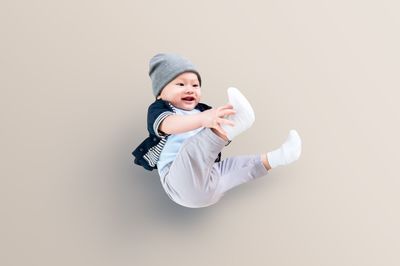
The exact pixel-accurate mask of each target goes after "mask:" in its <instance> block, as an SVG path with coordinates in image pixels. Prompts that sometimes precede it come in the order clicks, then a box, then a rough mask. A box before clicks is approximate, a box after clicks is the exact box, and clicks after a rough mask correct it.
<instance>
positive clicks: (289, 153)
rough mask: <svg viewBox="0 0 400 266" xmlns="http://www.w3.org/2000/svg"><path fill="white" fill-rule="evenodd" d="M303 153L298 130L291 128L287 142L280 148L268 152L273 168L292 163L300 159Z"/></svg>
mask: <svg viewBox="0 0 400 266" xmlns="http://www.w3.org/2000/svg"><path fill="white" fill-rule="evenodd" d="M300 154H301V139H300V136H299V134H298V133H297V131H296V130H290V132H289V136H288V138H287V140H286V141H285V143H283V144H282V146H281V147H280V148H279V149H276V150H274V151H271V152H268V153H267V158H268V162H269V165H270V166H271V168H275V167H277V166H280V165H286V164H290V163H292V162H294V161H296V160H297V159H299V157H300Z"/></svg>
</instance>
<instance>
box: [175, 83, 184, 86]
mask: <svg viewBox="0 0 400 266" xmlns="http://www.w3.org/2000/svg"><path fill="white" fill-rule="evenodd" d="M176 85H178V86H185V84H183V83H176Z"/></svg>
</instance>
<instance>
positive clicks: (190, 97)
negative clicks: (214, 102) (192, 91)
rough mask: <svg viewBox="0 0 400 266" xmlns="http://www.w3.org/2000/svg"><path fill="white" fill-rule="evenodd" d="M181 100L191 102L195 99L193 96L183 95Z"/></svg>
mask: <svg viewBox="0 0 400 266" xmlns="http://www.w3.org/2000/svg"><path fill="white" fill-rule="evenodd" d="M182 100H183V101H185V102H192V101H194V100H195V98H194V97H192V96H188V97H184V98H182Z"/></svg>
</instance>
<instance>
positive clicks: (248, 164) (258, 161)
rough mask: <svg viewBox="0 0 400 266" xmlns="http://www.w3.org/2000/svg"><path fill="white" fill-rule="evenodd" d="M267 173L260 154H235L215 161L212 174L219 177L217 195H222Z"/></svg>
mask: <svg viewBox="0 0 400 266" xmlns="http://www.w3.org/2000/svg"><path fill="white" fill-rule="evenodd" d="M267 173H268V170H267V168H266V167H265V166H264V163H263V160H262V156H260V155H242V156H234V157H229V158H226V159H225V160H223V161H221V162H218V163H215V164H214V167H213V169H212V175H213V176H216V177H217V179H219V182H218V187H217V190H216V197H221V196H222V195H223V194H224V193H225V192H226V191H228V190H230V189H232V188H234V187H236V186H239V185H241V184H244V183H246V182H249V181H251V180H254V179H256V178H258V177H262V176H265V175H267Z"/></svg>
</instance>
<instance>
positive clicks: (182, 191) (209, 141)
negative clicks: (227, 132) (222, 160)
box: [164, 128, 227, 207]
mask: <svg viewBox="0 0 400 266" xmlns="http://www.w3.org/2000/svg"><path fill="white" fill-rule="evenodd" d="M226 143H227V142H226V141H225V140H223V139H222V138H220V137H218V136H217V135H216V134H215V133H213V132H212V131H211V129H209V128H205V129H203V130H201V131H200V132H199V133H198V134H196V135H195V136H193V137H191V138H189V139H187V140H186V141H185V142H184V143H183V144H182V146H181V148H180V150H179V152H178V154H177V156H176V158H175V160H174V162H173V163H172V164H171V166H170V167H169V171H168V174H166V176H165V178H164V183H165V185H164V189H166V190H167V193H168V194H169V196H170V197H171V199H173V200H174V201H175V202H177V203H179V204H181V205H183V206H186V207H205V206H208V205H211V204H212V203H214V202H212V201H213V199H214V194H215V190H216V187H217V185H218V183H219V182H218V176H215V175H211V172H212V170H213V168H214V164H215V159H216V158H217V157H218V154H219V153H220V152H221V150H222V149H223V148H224V146H225V145H226Z"/></svg>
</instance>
